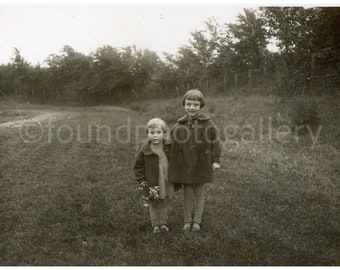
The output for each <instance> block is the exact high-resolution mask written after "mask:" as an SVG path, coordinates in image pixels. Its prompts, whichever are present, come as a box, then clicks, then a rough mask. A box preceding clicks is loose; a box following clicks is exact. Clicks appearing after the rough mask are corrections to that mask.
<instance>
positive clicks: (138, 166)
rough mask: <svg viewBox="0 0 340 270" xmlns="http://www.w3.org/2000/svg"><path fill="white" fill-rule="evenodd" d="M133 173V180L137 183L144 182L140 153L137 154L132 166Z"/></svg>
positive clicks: (143, 168) (142, 158) (143, 169)
mask: <svg viewBox="0 0 340 270" xmlns="http://www.w3.org/2000/svg"><path fill="white" fill-rule="evenodd" d="M133 171H134V173H135V179H136V181H137V182H138V183H141V182H143V181H146V177H145V162H144V154H143V153H142V151H140V152H139V153H138V154H137V157H136V161H135V165H134V166H133Z"/></svg>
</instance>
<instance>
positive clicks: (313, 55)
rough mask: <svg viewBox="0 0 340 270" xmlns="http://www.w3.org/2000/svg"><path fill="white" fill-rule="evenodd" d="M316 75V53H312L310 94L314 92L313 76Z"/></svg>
mask: <svg viewBox="0 0 340 270" xmlns="http://www.w3.org/2000/svg"><path fill="white" fill-rule="evenodd" d="M314 75H315V54H312V57H311V64H310V78H309V94H312V78H313V76H314Z"/></svg>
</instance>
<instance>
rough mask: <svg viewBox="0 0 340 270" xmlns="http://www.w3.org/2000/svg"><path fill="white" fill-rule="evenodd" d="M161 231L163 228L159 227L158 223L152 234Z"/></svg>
mask: <svg viewBox="0 0 340 270" xmlns="http://www.w3.org/2000/svg"><path fill="white" fill-rule="evenodd" d="M159 233H161V229H160V228H159V226H158V225H156V226H155V227H153V230H152V234H159Z"/></svg>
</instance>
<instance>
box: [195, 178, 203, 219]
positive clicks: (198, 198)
mask: <svg viewBox="0 0 340 270" xmlns="http://www.w3.org/2000/svg"><path fill="white" fill-rule="evenodd" d="M194 194H195V216H194V219H193V222H196V223H199V224H200V223H201V220H202V214H203V209H204V183H200V184H195V185H194Z"/></svg>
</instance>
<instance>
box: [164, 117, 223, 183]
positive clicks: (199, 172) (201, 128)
mask: <svg viewBox="0 0 340 270" xmlns="http://www.w3.org/2000/svg"><path fill="white" fill-rule="evenodd" d="M171 139H172V141H171V153H170V165H169V181H170V182H173V183H181V184H194V183H208V182H212V175H213V172H212V164H213V163H214V162H218V163H219V162H220V156H221V145H220V139H219V133H218V130H217V128H216V126H215V125H214V123H213V122H212V121H211V120H210V118H209V117H208V116H206V115H204V114H203V113H200V114H199V115H198V116H197V118H196V120H195V125H194V127H193V128H192V129H190V128H189V126H188V116H187V115H186V116H184V117H182V118H180V119H179V120H178V121H177V123H176V124H175V125H174V126H173V128H172V130H171Z"/></svg>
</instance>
